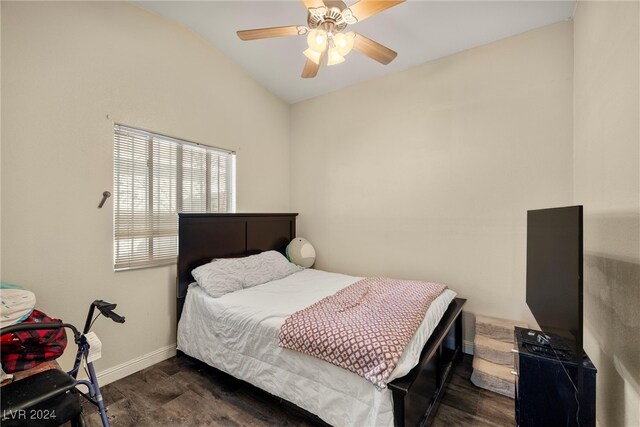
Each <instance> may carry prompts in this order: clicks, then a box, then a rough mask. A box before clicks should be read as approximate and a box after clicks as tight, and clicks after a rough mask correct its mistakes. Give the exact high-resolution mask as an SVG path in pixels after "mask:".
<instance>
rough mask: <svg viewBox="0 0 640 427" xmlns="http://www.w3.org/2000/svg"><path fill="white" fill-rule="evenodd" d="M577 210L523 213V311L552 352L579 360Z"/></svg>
mask: <svg viewBox="0 0 640 427" xmlns="http://www.w3.org/2000/svg"><path fill="white" fill-rule="evenodd" d="M582 250H583V248H582V206H568V207H562V208H552V209H539V210H531V211H528V212H527V305H528V306H529V309H531V312H532V313H533V316H534V317H535V319H536V321H537V322H538V325H540V328H541V329H542V331H543V332H544V333H545V334H548V335H550V336H552V338H553V337H554V336H557V337H559V339H557V338H553V339H552V340H551V341H550V344H551V346H552V347H556V349H563V347H564V348H565V349H568V350H571V351H572V352H574V353H575V357H576V358H579V357H582V352H583V350H582Z"/></svg>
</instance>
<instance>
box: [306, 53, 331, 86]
mask: <svg viewBox="0 0 640 427" xmlns="http://www.w3.org/2000/svg"><path fill="white" fill-rule="evenodd" d="M326 58H327V51H326V50H325V51H324V52H322V53H321V54H320V59H319V60H318V63H317V64H316V63H315V62H313V61H312V60H310V59H307V62H305V63H304V68H303V69H302V78H303V79H310V78H313V77H315V76H316V75H317V74H318V70H319V69H320V64H322V61H324V60H325V59H326Z"/></svg>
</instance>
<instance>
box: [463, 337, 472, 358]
mask: <svg viewBox="0 0 640 427" xmlns="http://www.w3.org/2000/svg"><path fill="white" fill-rule="evenodd" d="M462 352H463V353H465V354H471V355H473V341H467V340H462Z"/></svg>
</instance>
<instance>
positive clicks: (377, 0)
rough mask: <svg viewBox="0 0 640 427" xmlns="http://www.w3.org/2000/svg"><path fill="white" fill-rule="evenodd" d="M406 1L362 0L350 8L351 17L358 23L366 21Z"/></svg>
mask: <svg viewBox="0 0 640 427" xmlns="http://www.w3.org/2000/svg"><path fill="white" fill-rule="evenodd" d="M404 1H405V0H360V1H358V2H356V3H355V4H352V5H351V6H350V7H349V10H351V15H352V16H353V17H354V18H356V19H357V22H361V21H364V20H365V19H367V18H368V17H370V16H373V15H375V14H377V13H380V12H382V11H384V10H387V9H389V8H391V7H393V6H396V5H398V4H400V3H403V2H404Z"/></svg>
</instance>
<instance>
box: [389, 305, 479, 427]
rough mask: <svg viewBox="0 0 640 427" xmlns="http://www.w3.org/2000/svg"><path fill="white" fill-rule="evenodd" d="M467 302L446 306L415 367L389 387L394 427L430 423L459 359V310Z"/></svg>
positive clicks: (460, 334) (460, 337)
mask: <svg viewBox="0 0 640 427" xmlns="http://www.w3.org/2000/svg"><path fill="white" fill-rule="evenodd" d="M466 301H467V300H466V299H462V298H456V299H455V300H454V301H453V302H452V303H451V304H450V305H449V308H448V309H447V311H446V312H445V314H444V316H443V317H442V320H440V323H439V324H438V326H437V327H436V329H435V330H434V331H433V334H431V337H430V338H429V340H428V341H427V344H426V345H425V346H424V349H423V350H422V354H421V355H420V362H419V363H418V365H417V366H416V367H415V368H413V369H412V370H411V371H410V372H409V373H408V374H407V375H405V376H404V377H402V378H398V379H396V380H394V381H392V382H391V383H389V384H388V387H389V389H390V390H391V391H392V392H393V415H394V420H395V425H396V427H405V426H407V427H409V426H410V427H414V426H424V425H429V424H430V423H431V421H432V419H433V416H434V415H435V413H436V410H437V407H438V404H439V401H440V398H441V397H442V394H443V393H444V390H445V388H446V384H447V380H448V377H449V375H450V373H451V370H452V368H453V366H454V363H456V362H457V360H458V359H459V358H460V356H461V355H462V306H463V305H464V304H465V302H466Z"/></svg>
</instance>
